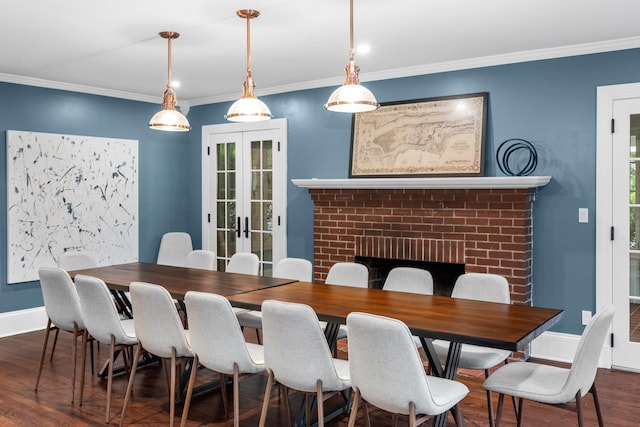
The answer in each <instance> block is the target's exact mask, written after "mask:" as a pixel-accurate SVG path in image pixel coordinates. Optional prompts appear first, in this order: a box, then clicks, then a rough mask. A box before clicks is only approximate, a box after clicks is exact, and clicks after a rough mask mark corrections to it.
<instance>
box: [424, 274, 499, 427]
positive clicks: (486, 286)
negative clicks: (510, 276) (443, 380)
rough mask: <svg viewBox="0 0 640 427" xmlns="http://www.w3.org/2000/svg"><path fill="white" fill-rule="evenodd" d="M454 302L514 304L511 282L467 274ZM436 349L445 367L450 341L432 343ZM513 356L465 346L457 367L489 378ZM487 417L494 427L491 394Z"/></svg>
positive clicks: (455, 291)
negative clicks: (458, 300) (462, 299)
mask: <svg viewBox="0 0 640 427" xmlns="http://www.w3.org/2000/svg"><path fill="white" fill-rule="evenodd" d="M451 297H452V298H465V299H473V300H481V301H490V302H498V303H503V304H510V303H511V295H510V292H509V282H508V281H507V279H506V278H504V277H503V276H500V275H498V274H488V273H465V274H462V275H460V276H459V277H458V279H457V280H456V283H455V285H454V287H453V291H452V292H451ZM432 344H433V347H434V349H435V350H436V353H437V354H438V359H439V360H440V362H441V363H442V364H444V363H445V361H446V360H447V354H448V352H449V344H450V343H449V341H444V340H433V341H432ZM510 355H511V352H510V351H509V350H501V349H498V348H490V347H482V346H477V345H472V344H462V346H461V350H460V359H459V363H458V367H459V368H462V369H475V370H481V371H484V377H485V378H488V377H489V374H490V370H491V368H493V367H494V366H496V365H498V364H500V363H503V362H504V363H507V361H508V358H509V356H510ZM487 413H488V416H489V426H491V427H493V426H494V417H493V399H492V398H491V391H489V390H487Z"/></svg>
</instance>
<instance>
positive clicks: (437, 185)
mask: <svg viewBox="0 0 640 427" xmlns="http://www.w3.org/2000/svg"><path fill="white" fill-rule="evenodd" d="M549 181H551V176H486V177H485V176H483V177H437V178H336V179H320V178H312V179H292V180H291V182H292V183H293V184H294V185H297V186H298V187H302V188H309V189H311V188H318V189H320V188H335V189H338V188H343V189H349V188H352V189H381V188H390V189H391V188H393V189H398V188H416V189H491V188H538V187H544V186H545V185H547V184H548V183H549Z"/></svg>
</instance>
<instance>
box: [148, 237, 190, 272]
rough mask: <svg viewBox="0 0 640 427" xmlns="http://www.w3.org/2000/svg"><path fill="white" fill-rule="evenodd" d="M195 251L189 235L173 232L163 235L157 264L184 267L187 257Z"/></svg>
mask: <svg viewBox="0 0 640 427" xmlns="http://www.w3.org/2000/svg"><path fill="white" fill-rule="evenodd" d="M192 250H193V243H192V241H191V235H189V233H183V232H179V231H172V232H169V233H165V234H163V235H162V239H161V240H160V249H158V258H157V260H156V263H157V264H162V265H174V266H177V267H182V266H184V263H185V261H186V260H187V255H189V253H190V252H191V251H192Z"/></svg>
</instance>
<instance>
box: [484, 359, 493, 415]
mask: <svg viewBox="0 0 640 427" xmlns="http://www.w3.org/2000/svg"><path fill="white" fill-rule="evenodd" d="M484 378H485V379H487V378H489V370H488V369H485V370H484ZM487 412H488V415H489V427H495V423H494V421H493V399H492V397H491V392H490V391H489V390H487Z"/></svg>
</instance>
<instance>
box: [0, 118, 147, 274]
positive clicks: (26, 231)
mask: <svg viewBox="0 0 640 427" xmlns="http://www.w3.org/2000/svg"><path fill="white" fill-rule="evenodd" d="M7 209H8V213H7V220H8V226H7V237H8V239H7V240H8V251H7V254H8V260H7V266H8V271H7V282H8V283H18V282H26V281H32V280H38V269H39V268H40V267H42V266H55V265H56V264H57V260H58V257H59V256H60V254H62V253H63V252H66V251H86V252H88V253H90V254H91V255H93V257H94V258H95V259H96V260H97V261H98V264H99V265H113V264H120V263H126V262H133V261H137V260H138V141H136V140H125V139H113V138H97V137H89V136H75V135H58V134H50V133H37V132H22V131H12V130H9V131H7Z"/></svg>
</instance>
